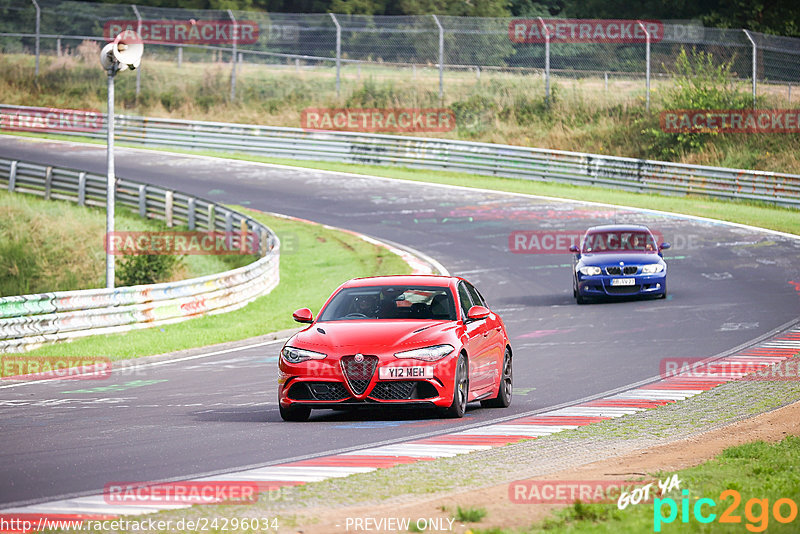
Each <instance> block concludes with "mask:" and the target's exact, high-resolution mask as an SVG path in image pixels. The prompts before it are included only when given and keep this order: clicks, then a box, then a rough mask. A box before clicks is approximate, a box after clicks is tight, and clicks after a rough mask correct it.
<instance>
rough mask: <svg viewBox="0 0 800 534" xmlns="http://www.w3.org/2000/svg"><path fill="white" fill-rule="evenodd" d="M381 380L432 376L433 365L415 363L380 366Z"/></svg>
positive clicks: (379, 374) (379, 375)
mask: <svg viewBox="0 0 800 534" xmlns="http://www.w3.org/2000/svg"><path fill="white" fill-rule="evenodd" d="M378 377H379V378H380V379H381V380H400V379H407V378H433V367H432V366H429V365H417V366H413V367H381V368H380V369H379V370H378Z"/></svg>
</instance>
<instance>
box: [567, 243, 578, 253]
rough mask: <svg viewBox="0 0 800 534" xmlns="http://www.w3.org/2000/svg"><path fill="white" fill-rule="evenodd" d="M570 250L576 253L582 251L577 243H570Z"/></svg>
mask: <svg viewBox="0 0 800 534" xmlns="http://www.w3.org/2000/svg"><path fill="white" fill-rule="evenodd" d="M569 251H570V252H574V253H575V254H577V253H578V252H580V249H579V248H578V246H577V245H570V246H569Z"/></svg>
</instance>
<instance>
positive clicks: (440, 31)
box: [0, 0, 800, 104]
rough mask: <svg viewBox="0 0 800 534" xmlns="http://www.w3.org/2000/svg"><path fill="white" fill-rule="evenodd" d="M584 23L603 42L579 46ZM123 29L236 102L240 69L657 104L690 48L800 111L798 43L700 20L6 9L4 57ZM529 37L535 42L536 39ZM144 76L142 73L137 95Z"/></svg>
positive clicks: (69, 5) (10, 3) (21, 5)
mask: <svg viewBox="0 0 800 534" xmlns="http://www.w3.org/2000/svg"><path fill="white" fill-rule="evenodd" d="M581 23H586V24H588V25H589V26H587V27H588V28H590V30H591V31H592V32H596V30H597V28H598V27H601V28H604V31H605V33H603V32H602V31H601V33H602V35H601V36H600V38H598V36H597V35H596V33H591V34H588V33H587V35H580V24H581ZM603 24H605V25H604V26H603ZM615 24H616V25H617V26H615ZM126 25H127V26H126ZM124 27H131V28H132V29H135V30H140V33H143V37H144V38H145V42H146V47H145V58H144V61H145V62H144V65H145V67H144V72H146V68H147V67H146V65H147V61H149V60H166V61H171V62H172V61H174V62H175V64H176V65H177V66H178V67H180V66H181V65H182V64H183V62H203V63H210V62H215V63H226V64H228V65H229V67H230V73H231V75H230V83H231V87H230V89H231V98H235V95H236V75H237V69H239V68H240V67H241V65H243V64H246V65H249V66H264V67H269V68H276V69H284V70H287V71H292V70H294V71H296V72H298V73H300V72H305V71H309V70H316V71H321V72H325V73H327V74H329V75H330V76H331V77H334V76H335V79H336V87H337V91H338V90H339V88H340V83H341V80H342V79H343V78H345V77H348V78H351V79H357V80H360V79H361V77H362V75H363V76H373V77H391V76H395V77H396V76H401V77H404V78H405V79H411V80H417V79H420V80H422V79H423V78H425V79H428V80H429V81H431V82H432V87H437V86H438V96H439V98H440V99H442V98H443V97H444V93H445V92H446V91H447V85H448V81H455V80H460V81H462V82H463V80H465V79H469V78H472V79H473V80H475V81H480V80H481V77H487V76H492V75H497V74H500V73H502V74H504V75H514V74H516V75H523V76H532V75H533V76H540V77H541V79H542V81H543V82H544V83H542V87H543V89H542V90H543V91H544V92H545V93H548V94H547V95H546V96H549V88H550V81H551V79H552V78H559V79H565V80H566V79H571V80H578V79H580V80H585V81H589V82H591V84H593V87H594V88H596V89H598V90H605V91H608V90H609V87H608V86H609V82H611V83H619V82H621V81H625V82H627V83H628V84H629V85H630V83H631V82H633V83H635V84H636V87H637V88H638V89H637V90H640V91H641V94H642V95H643V96H645V95H646V97H647V102H648V104H649V89H650V84H651V81H652V82H656V83H657V82H658V81H659V80H664V79H669V78H670V70H671V67H672V66H673V65H674V64H675V59H676V57H677V56H678V54H679V53H680V51H681V50H690V49H696V50H697V51H702V52H706V53H709V54H712V55H713V57H714V60H715V61H716V62H721V61H730V62H731V63H732V72H733V73H734V74H735V76H736V77H737V78H738V79H739V80H747V81H748V82H751V83H752V91H753V96H754V100H755V97H756V95H757V94H762V93H763V92H765V91H766V92H770V93H775V92H776V91H780V92H781V93H783V92H785V94H786V96H787V97H788V101H789V103H790V104H791V90H792V84H798V83H800V39H795V38H789V37H779V36H772V35H765V34H760V33H756V32H748V31H746V30H732V29H718V28H705V27H702V26H701V25H699V24H697V23H694V22H692V21H578V20H571V21H565V20H557V19H510V18H479V17H474V18H472V17H450V16H435V15H419V16H362V15H334V14H290V13H264V12H254V11H232V10H224V11H223V10H196V9H195V10H192V9H176V8H158V7H145V6H136V5H128V4H98V3H88V2H71V1H56V0H0V50H2V52H3V53H29V54H36V61H37V75H38V69H39V67H38V63H39V56H40V55H42V54H45V55H50V56H53V55H55V56H58V55H61V54H64V53H65V52H66V51H67V50H68V49H74V48H75V47H76V46H77V45H78V44H79V43H81V42H82V41H86V40H90V41H97V42H106V41H108V40H110V38H113V36H114V35H115V34H116V32H114V31H113V30H115V29H120V28H122V29H124ZM178 27H181V28H184V30H185V31H188V32H189V33H191V32H192V31H195V34H194V35H195V38H193V39H192V38H190V39H187V38H181V37H180V36H178V35H176V32H177V30H176V28H178ZM639 27H641V28H642V29H643V30H644V36H643V35H642V32H640V31H639V29H637V28H639ZM205 28H211V30H209V31H205V30H204V29H205ZM520 28H521V29H520ZM565 28H566V30H565ZM576 28H577V29H576ZM646 28H650V31H649V32H648V31H646ZM612 30H613V34H612ZM570 31H572V32H573V33H572V34H570ZM517 32H520V33H517ZM565 32H566V33H565ZM576 32H577V33H576ZM112 33H113V34H112ZM184 33H185V32H184ZM531 33H533V34H536V35H537V37H534V38H533V39H531V38H529V37H530V34H531ZM635 33H638V37H636V36H635V35H634V34H635ZM587 36H588V38H587ZM184 37H185V35H184ZM362 70H363V73H362ZM141 76H142V72H141V71H140V72H139V73H137V93H138V90H139V85H140V79H141ZM145 77H146V75H145ZM141 83H146V82H141Z"/></svg>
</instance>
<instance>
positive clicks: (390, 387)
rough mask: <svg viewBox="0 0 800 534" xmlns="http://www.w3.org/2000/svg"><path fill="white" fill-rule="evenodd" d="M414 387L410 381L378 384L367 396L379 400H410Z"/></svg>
mask: <svg viewBox="0 0 800 534" xmlns="http://www.w3.org/2000/svg"><path fill="white" fill-rule="evenodd" d="M415 385H416V384H415V383H414V382H412V381H400V382H378V383H377V384H375V387H374V388H373V389H372V393H370V395H369V396H370V397H374V398H376V399H381V400H402V399H410V398H411V394H412V393H413V392H414V386H415Z"/></svg>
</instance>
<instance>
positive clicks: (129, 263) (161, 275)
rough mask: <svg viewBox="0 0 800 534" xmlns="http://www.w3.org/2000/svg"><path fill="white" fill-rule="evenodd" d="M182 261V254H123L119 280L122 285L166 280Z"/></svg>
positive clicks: (119, 265)
mask: <svg viewBox="0 0 800 534" xmlns="http://www.w3.org/2000/svg"><path fill="white" fill-rule="evenodd" d="M181 262H182V257H181V256H175V255H172V254H163V255H159V254H141V255H136V256H123V257H122V259H121V260H118V262H117V282H118V283H119V285H122V286H137V285H141V284H157V283H159V282H166V281H168V280H169V279H170V277H171V276H172V274H173V273H174V271H175V268H176V267H178V265H180V264H181Z"/></svg>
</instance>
